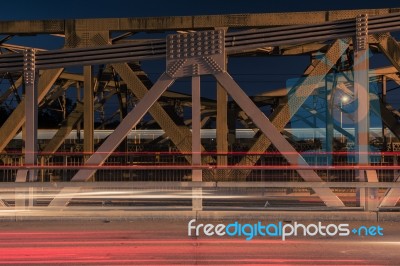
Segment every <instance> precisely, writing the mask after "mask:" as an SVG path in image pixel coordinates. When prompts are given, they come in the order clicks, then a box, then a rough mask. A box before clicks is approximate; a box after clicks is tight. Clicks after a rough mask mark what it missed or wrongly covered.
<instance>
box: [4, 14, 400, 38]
mask: <svg viewBox="0 0 400 266" xmlns="http://www.w3.org/2000/svg"><path fill="white" fill-rule="evenodd" d="M399 11H400V9H399V8H383V9H358V10H334V11H311V12H285V13H255V14H224V15H203V16H176V17H172V16H167V17H146V18H100V19H75V20H22V21H2V22H0V34H27V33H29V34H35V33H50V34H63V33H65V28H66V25H68V24H71V23H72V24H73V25H74V27H75V28H76V30H87V29H90V30H92V31H105V30H106V31H107V30H109V31H160V30H166V31H167V30H177V29H192V30H199V29H210V28H215V27H229V28H232V27H233V28H235V27H236V28H238V27H240V28H243V27H266V26H282V25H296V24H316V23H322V22H326V21H336V20H344V19H349V18H355V17H356V16H357V15H358V14H368V15H370V16H375V15H389V14H391V13H394V12H399Z"/></svg>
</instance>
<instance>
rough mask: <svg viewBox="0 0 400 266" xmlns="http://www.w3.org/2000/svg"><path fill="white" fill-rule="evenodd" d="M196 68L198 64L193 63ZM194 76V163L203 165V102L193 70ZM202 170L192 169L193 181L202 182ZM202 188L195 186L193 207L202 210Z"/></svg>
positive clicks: (198, 77) (197, 76) (198, 81)
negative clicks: (201, 131)
mask: <svg viewBox="0 0 400 266" xmlns="http://www.w3.org/2000/svg"><path fill="white" fill-rule="evenodd" d="M193 68H194V69H196V68H197V65H193ZM193 72H194V74H195V75H194V76H192V165H193V166H198V165H201V135H200V130H201V102H200V76H199V75H196V72H198V71H193ZM202 180H203V178H202V170H200V169H193V170H192V181H194V182H201V181H202ZM201 194H202V189H201V188H193V190H192V209H193V210H202V209H203V207H202V205H203V204H202V203H203V202H202V195H201Z"/></svg>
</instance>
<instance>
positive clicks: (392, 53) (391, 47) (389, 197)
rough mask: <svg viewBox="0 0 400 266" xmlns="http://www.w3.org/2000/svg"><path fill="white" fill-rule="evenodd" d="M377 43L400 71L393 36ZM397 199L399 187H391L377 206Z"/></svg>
mask: <svg viewBox="0 0 400 266" xmlns="http://www.w3.org/2000/svg"><path fill="white" fill-rule="evenodd" d="M378 45H379V48H380V49H381V50H382V52H383V53H384V54H385V55H386V57H387V58H388V59H389V61H390V62H391V63H392V64H393V66H394V67H395V68H396V69H397V71H399V72H400V45H399V44H398V43H397V41H396V40H395V39H394V38H393V37H391V36H387V37H386V38H384V39H382V40H381V42H380V43H379V44H378ZM394 181H396V182H400V178H399V177H396V178H395V180H394ZM399 200H400V188H391V189H389V190H388V191H387V192H386V194H385V196H384V197H383V199H382V200H381V202H380V204H379V207H393V206H396V204H397V202H398V201H399Z"/></svg>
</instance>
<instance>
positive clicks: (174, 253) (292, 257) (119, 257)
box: [0, 219, 400, 265]
mask: <svg viewBox="0 0 400 266" xmlns="http://www.w3.org/2000/svg"><path fill="white" fill-rule="evenodd" d="M188 221H189V220H184V219H181V220H151V219H148V220H143V219H142V220H135V221H111V222H110V221H105V220H95V221H88V220H86V221H76V220H74V221H22V222H6V221H3V222H0V228H1V229H0V246H1V248H0V265H83V264H85V265H176V264H181V265H215V264H217V265H267V264H268V265H400V223H389V222H381V223H379V225H380V226H381V227H383V228H384V236H381V237H360V236H354V235H351V236H349V237H338V236H336V237H313V238H305V237H296V238H294V237H291V238H289V239H288V240H287V241H282V240H280V239H277V238H269V237H255V238H254V239H253V240H250V241H246V240H245V239H244V238H243V237H240V238H239V237H237V238H232V237H226V236H224V237H205V236H200V237H189V236H187V223H188ZM201 222H203V223H204V222H205V223H214V224H218V223H220V222H221V221H209V220H208V221H201ZM228 222H232V220H230V221H224V222H223V223H224V224H228ZM250 222H253V223H254V222H257V221H250ZM263 222H266V221H263ZM312 222H313V223H314V222H316V221H312ZM197 223H200V221H197ZM304 223H305V222H304ZM324 223H325V222H324ZM335 223H337V222H335ZM305 224H306V223H305ZM349 224H350V227H356V226H360V225H362V224H367V225H377V223H372V222H365V223H361V222H357V223H355V222H349Z"/></svg>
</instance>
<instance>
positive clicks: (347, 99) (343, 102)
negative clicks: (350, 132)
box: [340, 95, 350, 143]
mask: <svg viewBox="0 0 400 266" xmlns="http://www.w3.org/2000/svg"><path fill="white" fill-rule="evenodd" d="M349 100H350V99H349V96H347V95H343V96H342V97H341V98H340V128H341V129H343V110H342V108H343V104H346V103H348V101H349ZM341 142H342V143H343V142H344V135H343V134H342V140H341Z"/></svg>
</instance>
